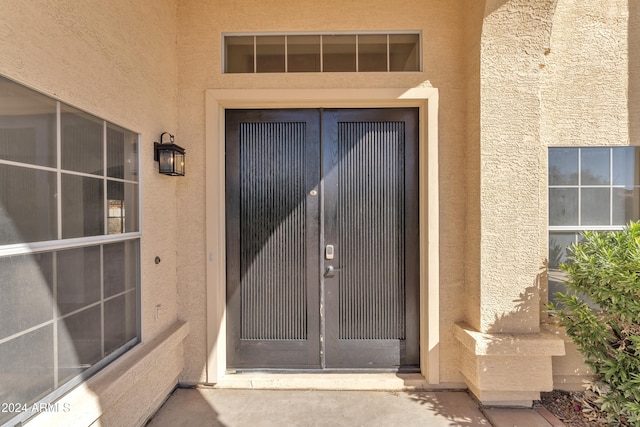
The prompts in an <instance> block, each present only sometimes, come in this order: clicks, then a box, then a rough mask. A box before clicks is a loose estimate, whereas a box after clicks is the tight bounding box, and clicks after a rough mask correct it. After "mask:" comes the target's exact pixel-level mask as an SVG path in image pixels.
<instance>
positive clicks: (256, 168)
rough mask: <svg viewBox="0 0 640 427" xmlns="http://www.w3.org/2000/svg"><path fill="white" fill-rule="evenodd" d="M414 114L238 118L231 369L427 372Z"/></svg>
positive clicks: (229, 180) (231, 113) (230, 119)
mask: <svg viewBox="0 0 640 427" xmlns="http://www.w3.org/2000/svg"><path fill="white" fill-rule="evenodd" d="M417 132H418V121H417V110H416V109H340V110H327V109H314V110H310V109H300V110H290V109H287V110H227V111H226V218H227V229H226V234H227V337H228V341H227V366H228V367H229V368H231V369H273V370H280V369H297V370H306V369H347V370H368V369H371V370H375V369H393V370H398V369H408V370H411V369H415V368H417V367H418V365H419V353H420V350H419V330H418V327H419V321H418V320H419V295H418V289H419V287H418V280H419V277H418V271H419V264H418V260H419V253H418V248H419V245H418V238H419V223H418V163H417V162H418V144H417V140H418V133H417Z"/></svg>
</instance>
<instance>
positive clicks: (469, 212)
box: [463, 0, 487, 329]
mask: <svg viewBox="0 0 640 427" xmlns="http://www.w3.org/2000/svg"><path fill="white" fill-rule="evenodd" d="M485 3H486V2H485V1H476V0H466V2H465V29H466V34H465V45H464V58H465V73H466V76H465V77H466V103H467V104H466V142H465V179H466V181H465V185H466V192H465V196H466V205H465V218H466V219H465V223H466V224H465V225H466V226H465V235H466V239H465V262H464V272H465V287H464V296H463V302H464V313H465V320H466V321H467V322H468V323H469V324H470V325H472V326H474V327H475V328H476V329H478V328H479V325H478V321H479V319H480V294H481V292H480V286H479V284H480V233H481V226H480V220H481V215H480V195H481V191H480V170H481V157H480V48H481V45H480V41H481V37H482V24H483V20H484V17H485V13H486V12H485V10H486V7H487V6H486V5H485Z"/></svg>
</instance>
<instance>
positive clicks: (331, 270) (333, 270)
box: [324, 265, 342, 277]
mask: <svg viewBox="0 0 640 427" xmlns="http://www.w3.org/2000/svg"><path fill="white" fill-rule="evenodd" d="M338 271H342V270H341V269H340V268H335V267H334V266H333V265H329V266H327V269H326V270H325V272H324V275H325V277H333V276H334V275H335V273H336V272H338Z"/></svg>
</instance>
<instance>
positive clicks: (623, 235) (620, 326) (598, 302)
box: [548, 223, 640, 426]
mask: <svg viewBox="0 0 640 427" xmlns="http://www.w3.org/2000/svg"><path fill="white" fill-rule="evenodd" d="M583 236H584V240H582V241H581V242H580V243H578V244H575V245H573V246H572V247H571V248H570V255H569V262H568V263H565V264H562V265H561V266H560V269H561V270H562V271H564V272H565V273H566V274H567V278H566V286H567V292H566V293H561V292H558V293H556V294H555V296H556V304H555V305H554V304H549V305H548V308H549V309H550V310H552V312H554V313H555V314H556V315H557V316H558V317H559V319H560V324H561V325H563V326H565V327H566V329H567V334H568V335H569V336H570V337H571V339H572V340H573V342H574V343H575V344H576V345H577V346H578V348H579V350H580V352H581V353H582V354H583V356H584V358H585V362H586V363H587V364H588V365H589V366H590V367H591V369H592V371H593V372H594V373H595V374H596V375H597V376H599V377H600V380H602V381H604V382H605V383H607V384H608V385H609V391H608V392H607V393H606V394H605V395H603V396H601V398H600V403H601V409H602V410H604V411H605V412H607V414H608V415H609V422H610V423H611V424H620V423H628V424H630V425H634V426H640V223H631V224H629V226H627V227H626V228H625V229H624V230H622V231H615V232H592V231H588V232H584V233H583ZM585 297H586V298H585ZM585 301H589V303H588V304H587V303H586V302H585ZM594 307H597V308H594Z"/></svg>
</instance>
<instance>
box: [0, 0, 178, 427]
mask: <svg viewBox="0 0 640 427" xmlns="http://www.w3.org/2000/svg"><path fill="white" fill-rule="evenodd" d="M0 9H1V12H0V74H2V75H5V76H7V77H9V78H11V79H14V80H16V81H18V82H20V83H23V84H25V85H27V86H30V87H33V88H35V89H37V90H39V91H41V92H43V93H45V94H48V95H51V96H54V97H57V98H59V99H60V100H61V101H63V102H65V103H68V104H71V105H73V106H76V107H78V108H80V109H83V110H85V111H88V112H90V113H92V114H95V115H97V116H99V117H101V118H103V119H106V120H108V121H110V122H113V123H116V124H118V125H120V126H123V127H125V128H128V129H131V130H133V131H135V132H138V133H140V134H141V152H140V157H141V170H142V173H141V182H142V186H143V199H142V201H141V202H142V203H141V206H142V233H143V238H142V254H141V256H142V325H143V340H144V342H145V343H146V342H149V341H150V340H152V339H153V338H155V337H157V336H159V334H162V333H164V332H165V331H166V330H167V328H169V327H170V326H171V325H173V324H174V323H175V322H176V321H177V301H176V253H175V248H176V235H177V232H178V222H177V214H176V200H175V187H176V185H177V183H178V180H177V179H175V178H169V177H163V176H160V175H159V174H158V173H157V164H156V163H154V162H153V142H154V140H156V139H157V138H158V136H159V134H160V133H161V132H163V131H170V132H172V133H176V132H177V113H176V111H177V109H176V102H177V87H176V82H177V55H176V10H177V6H176V2H175V1H174V0H164V1H152V0H144V1H137V2H133V1H128V0H113V1H100V0H87V1H67V2H62V1H55V0H49V1H46V0H4V1H2V5H1V7H0ZM177 137H178V138H180V134H177ZM178 142H180V140H179V139H178ZM156 255H157V256H160V258H161V259H162V262H161V263H160V264H158V265H156V264H155V263H154V257H155V256H156ZM158 304H160V305H161V312H160V316H159V317H158V318H157V320H156V319H155V318H154V307H155V306H156V305H158ZM140 348H143V347H142V346H141V347H140ZM144 348H145V349H144V350H140V349H137V350H134V351H135V352H137V353H140V352H144V351H147V349H146V347H144ZM155 364H156V367H157V369H158V372H166V371H171V372H174V374H173V375H165V376H158V372H156V373H153V372H151V373H150V372H145V373H144V375H142V376H141V377H139V378H131V379H130V381H129V383H127V385H126V387H131V390H134V389H135V387H136V384H146V385H147V386H149V385H150V386H151V387H149V388H148V389H146V390H145V393H141V394H138V395H137V396H136V398H137V399H138V401H137V402H136V405H135V407H133V408H130V409H131V411H132V412H130V415H131V417H132V419H137V418H136V417H138V416H139V413H140V411H148V410H149V408H151V407H154V406H155V405H157V404H158V403H159V402H161V401H162V399H163V398H164V397H165V394H164V393H165V392H166V390H167V389H168V388H171V387H172V386H173V385H174V384H175V382H176V376H177V372H179V371H180V370H181V368H182V349H181V347H180V346H179V347H178V348H177V349H175V350H172V351H171V352H170V353H169V354H167V356H161V357H158V359H157V360H156V361H155ZM110 369H111V368H110V367H108V368H106V369H105V370H103V371H102V372H100V373H99V374H98V375H97V377H99V376H103V375H108V373H109V371H110ZM123 392H126V390H123ZM73 393H75V391H74V392H73ZM73 393H71V394H72V395H73ZM96 397H97V400H98V405H97V409H96V411H95V414H94V415H95V416H96V417H97V416H100V414H101V413H102V411H107V412H106V414H107V415H108V413H109V411H111V410H113V411H116V412H117V411H118V410H120V409H122V408H119V407H118V404H115V403H116V402H114V401H109V400H108V399H107V400H104V399H103V398H102V396H100V395H99V394H98V395H97V396H96ZM114 404H115V406H113V407H111V405H114ZM127 410H129V409H127ZM136 411H137V412H136ZM72 412H73V411H72ZM63 424H67V423H65V422H63Z"/></svg>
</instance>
